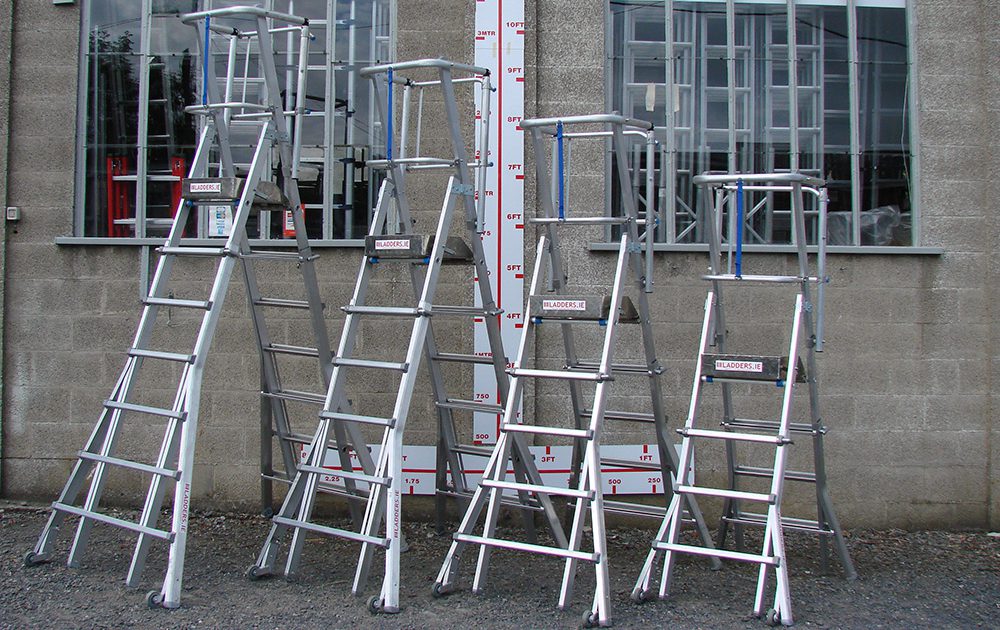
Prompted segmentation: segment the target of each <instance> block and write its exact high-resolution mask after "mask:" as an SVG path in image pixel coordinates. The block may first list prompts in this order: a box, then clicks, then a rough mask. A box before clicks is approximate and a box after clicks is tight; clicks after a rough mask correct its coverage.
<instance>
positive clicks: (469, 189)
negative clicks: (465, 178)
mask: <svg viewBox="0 0 1000 630" xmlns="http://www.w3.org/2000/svg"><path fill="white" fill-rule="evenodd" d="M451 192H453V193H455V194H456V195H467V196H469V197H471V196H473V195H474V194H475V193H474V192H473V186H472V184H455V185H454V186H452V187H451Z"/></svg>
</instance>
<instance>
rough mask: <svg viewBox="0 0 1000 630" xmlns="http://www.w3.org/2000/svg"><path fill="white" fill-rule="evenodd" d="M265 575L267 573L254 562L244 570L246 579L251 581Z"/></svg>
mask: <svg viewBox="0 0 1000 630" xmlns="http://www.w3.org/2000/svg"><path fill="white" fill-rule="evenodd" d="M265 575H267V573H265V572H264V570H263V569H261V568H260V567H258V566H257V565H256V564H254V565H252V566H251V567H250V568H249V569H247V572H246V576H247V579H248V580H250V581H251V582H256V581H257V580H259V579H261V578H262V577H264V576H265Z"/></svg>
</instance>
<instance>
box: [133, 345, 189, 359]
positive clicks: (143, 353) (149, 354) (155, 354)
mask: <svg viewBox="0 0 1000 630" xmlns="http://www.w3.org/2000/svg"><path fill="white" fill-rule="evenodd" d="M128 356H130V357H141V358H143V359H161V360H163V361H176V362H177V363H194V355H193V354H180V353H177V352H160V351H159V350H143V349H141V348H129V351H128Z"/></svg>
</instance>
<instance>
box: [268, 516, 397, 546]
mask: <svg viewBox="0 0 1000 630" xmlns="http://www.w3.org/2000/svg"><path fill="white" fill-rule="evenodd" d="M271 520H272V521H274V522H275V523H276V524H277V525H284V526H285V527H297V528H299V529H305V530H308V531H311V532H316V533H317V534H325V535H327V536H336V537H337V538H346V539H348V540H353V541H355V542H361V543H368V544H370V545H376V546H378V547H383V548H385V547H388V546H389V541H388V540H386V539H385V538H375V537H374V536H365V535H364V534H359V533H357V532H352V531H349V530H346V529H339V528H337V527H326V526H325V525H317V524H316V523H309V522H307V521H299V520H296V519H292V518H285V517H283V516H275V517H273V518H272V519H271Z"/></svg>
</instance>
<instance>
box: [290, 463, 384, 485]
mask: <svg viewBox="0 0 1000 630" xmlns="http://www.w3.org/2000/svg"><path fill="white" fill-rule="evenodd" d="M298 470H299V471H300V472H306V473H312V474H314V475H333V476H335V477H343V478H344V479H352V480H354V481H364V482H365V483H370V484H376V485H379V486H387V487H388V486H389V483H390V481H391V480H390V479H389V478H388V477H375V476H373V475H366V474H364V473H357V472H354V471H349V470H331V469H329V468H323V467H321V466H307V465H305V464H301V465H299V466H298Z"/></svg>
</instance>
